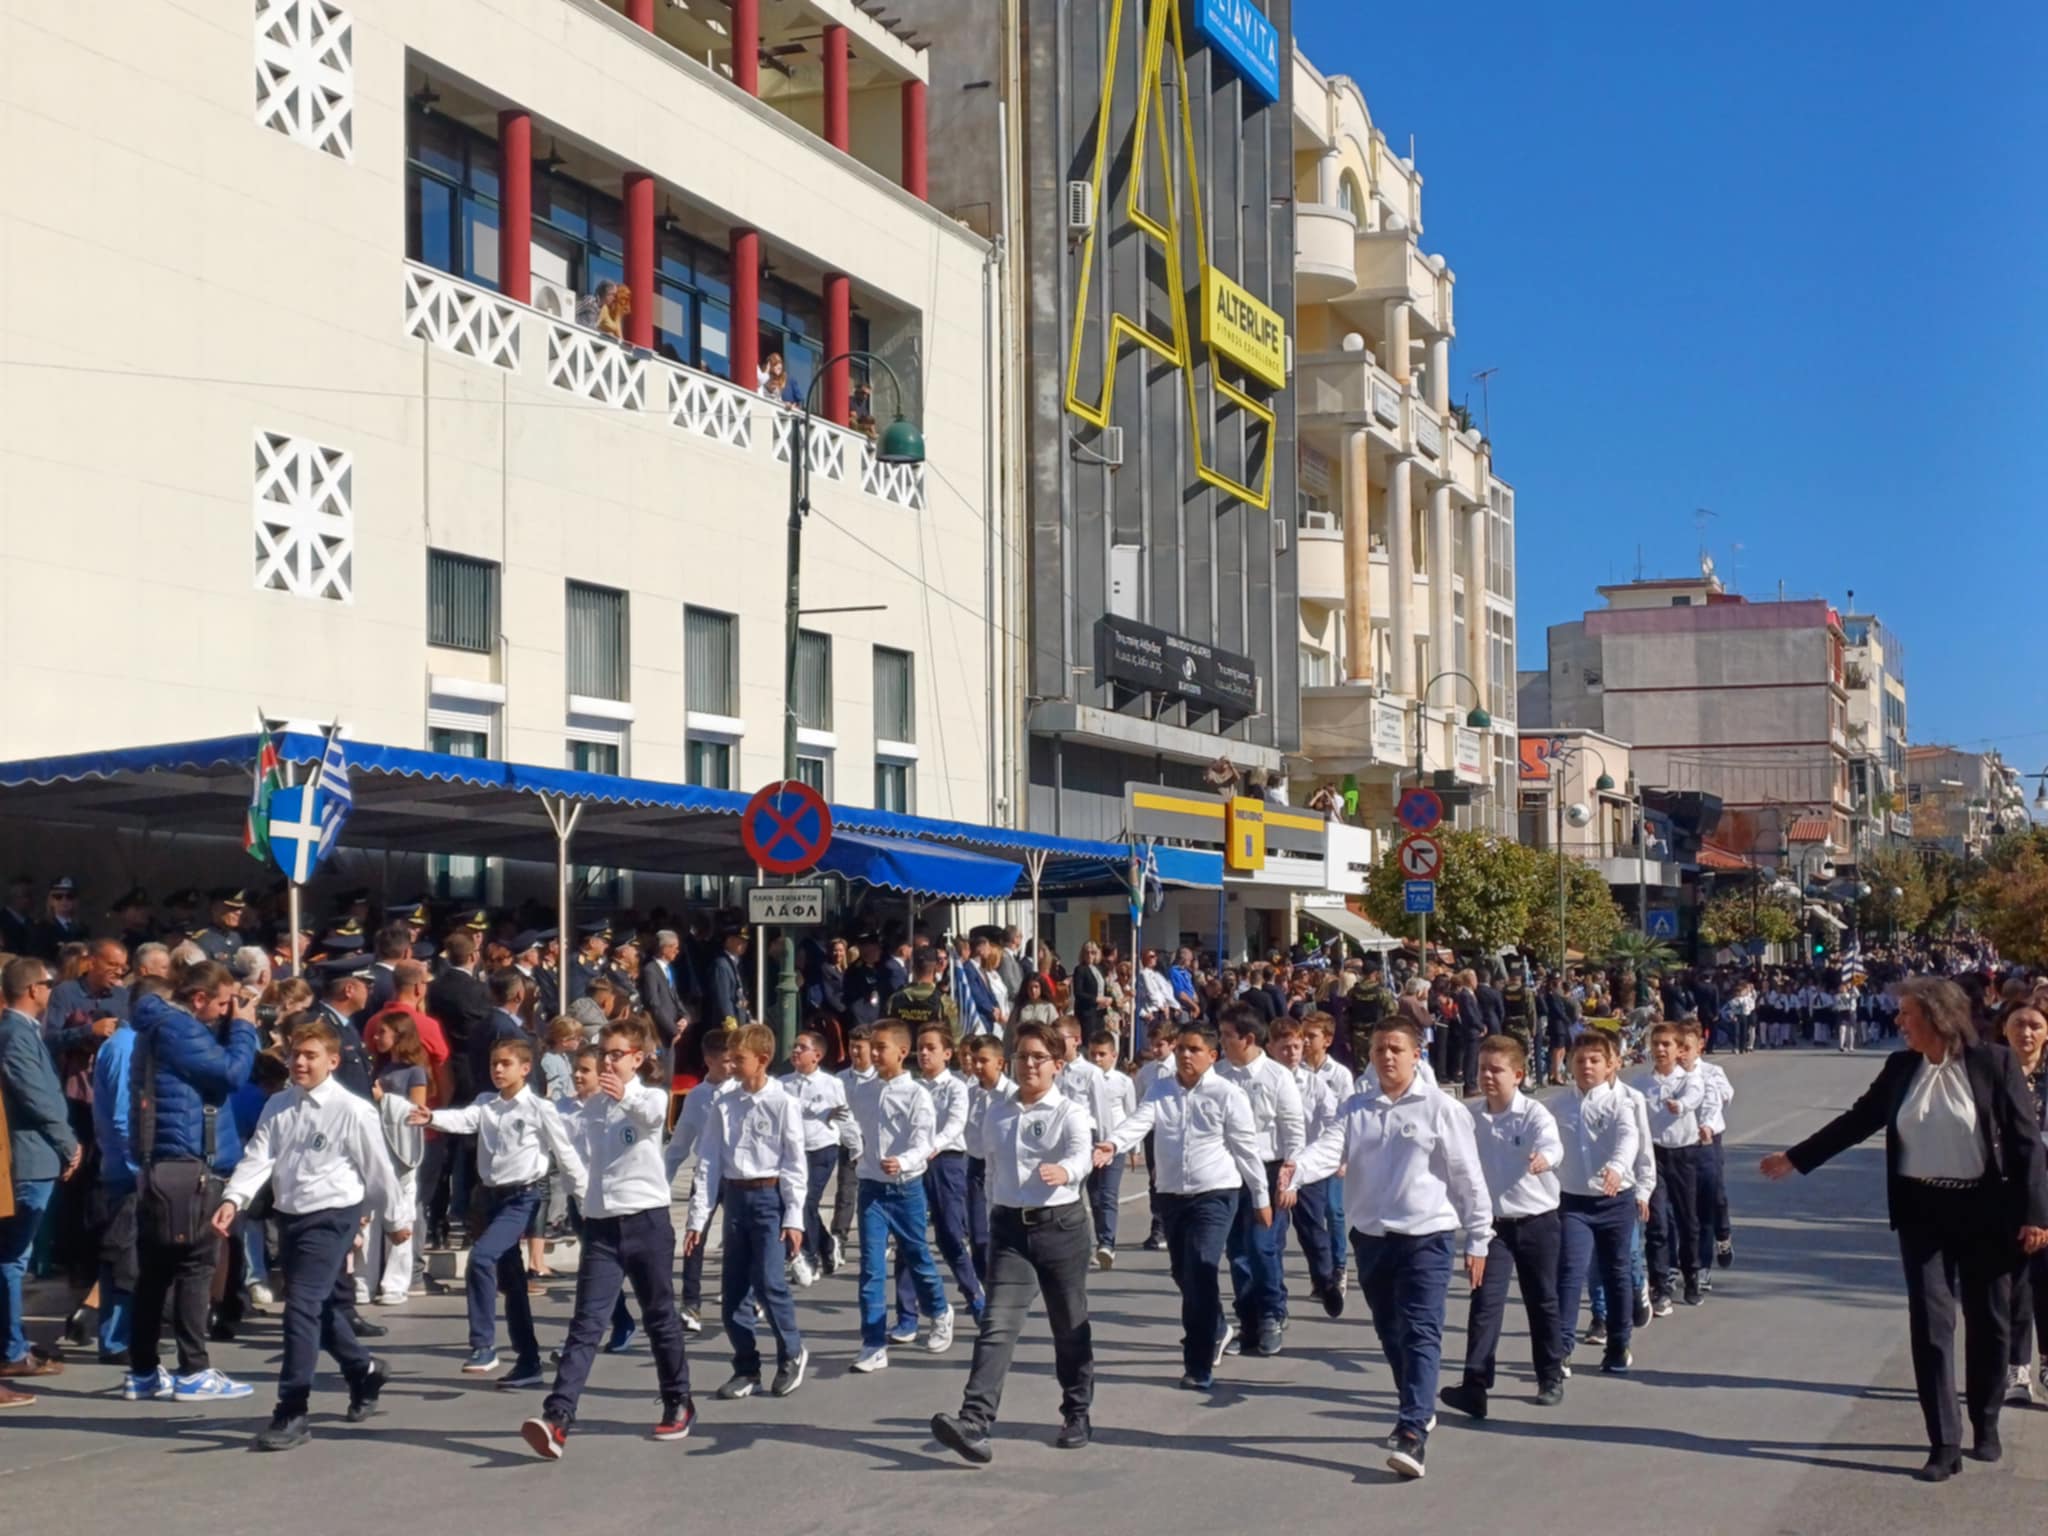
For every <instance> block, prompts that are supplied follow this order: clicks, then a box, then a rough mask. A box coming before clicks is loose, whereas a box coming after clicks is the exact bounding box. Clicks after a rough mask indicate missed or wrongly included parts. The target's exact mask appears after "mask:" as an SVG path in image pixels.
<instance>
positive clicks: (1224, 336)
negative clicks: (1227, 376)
mask: <svg viewBox="0 0 2048 1536" xmlns="http://www.w3.org/2000/svg"><path fill="white" fill-rule="evenodd" d="M1202 340H1203V341H1204V342H1206V343H1207V344H1208V345H1210V346H1212V347H1214V348H1215V349H1216V350H1217V351H1218V352H1221V353H1222V354H1223V355H1224V356H1225V357H1227V358H1229V359H1230V360H1231V361H1232V362H1233V363H1236V364H1237V365H1238V367H1240V368H1242V369H1243V370H1244V371H1245V372H1246V373H1248V374H1250V375H1251V376H1252V377H1253V378H1255V379H1260V380H1263V381H1264V382H1265V383H1268V384H1270V385H1272V386H1273V387H1274V388H1275V389H1285V388H1286V387H1287V322H1286V321H1285V320H1282V319H1281V318H1280V315H1279V312H1278V311H1276V310H1273V309H1269V308H1268V307H1267V306H1266V305H1264V304H1261V303H1260V302H1259V301H1258V300H1257V299H1255V298H1253V297H1252V296H1251V294H1249V293H1247V292H1246V291H1245V290H1244V289H1242V288H1240V287H1239V286H1238V285H1237V284H1236V283H1233V282H1232V281H1231V280H1230V279H1229V278H1227V277H1225V276H1224V275H1223V274H1222V273H1221V272H1218V271H1217V270H1216V269H1215V268H1214V267H1204V268H1203V269H1202Z"/></svg>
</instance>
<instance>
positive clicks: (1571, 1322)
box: [1557, 1189, 1640, 1360]
mask: <svg viewBox="0 0 2048 1536" xmlns="http://www.w3.org/2000/svg"><path fill="white" fill-rule="evenodd" d="M1560 1209H1561V1210H1562V1211H1563V1220H1564V1233H1563V1238H1564V1245H1563V1246H1564V1257H1563V1259H1562V1261H1561V1262H1560V1263H1559V1265H1558V1273H1557V1316H1558V1321H1559V1322H1560V1323H1562V1324H1563V1327H1564V1337H1563V1339H1562V1340H1561V1341H1560V1342H1561V1343H1562V1344H1563V1346H1564V1352H1565V1356H1566V1358H1570V1356H1571V1352H1572V1348H1573V1346H1574V1345H1575V1344H1576V1343H1577V1341H1578V1326H1579V1295H1580V1293H1581V1292H1582V1291H1583V1290H1584V1288H1585V1285H1586V1282H1587V1277H1588V1276H1589V1275H1590V1276H1591V1278H1592V1283H1593V1293H1594V1295H1595V1296H1596V1297H1597V1296H1600V1293H1601V1292H1602V1291H1603V1290H1604V1291H1605V1292H1606V1295H1605V1296H1604V1297H1602V1298H1601V1301H1600V1302H1599V1303H1596V1307H1599V1306H1602V1305H1604V1310H1605V1312H1606V1322H1607V1357H1608V1358H1609V1359H1614V1360H1618V1359H1620V1358H1621V1355H1622V1352H1623V1351H1624V1350H1626V1349H1627V1348H1628V1341H1629V1339H1630V1337H1631V1336H1632V1335H1633V1334H1634V1332H1635V1320H1636V1315H1635V1303H1636V1292H1635V1287H1634V1286H1633V1285H1631V1284H1630V1274H1629V1263H1630V1249H1631V1247H1632V1244H1633V1243H1634V1242H1635V1241H1637V1240H1638V1233H1639V1231H1640V1229H1639V1228H1638V1226H1637V1224H1636V1193H1635V1191H1634V1190H1632V1189H1624V1190H1623V1191H1622V1192H1621V1193H1620V1194H1618V1195H1566V1196H1565V1197H1564V1199H1563V1201H1562V1203H1561V1206H1560ZM1595 1315H1596V1317H1597V1316H1598V1312H1597V1311H1596V1314H1595Z"/></svg>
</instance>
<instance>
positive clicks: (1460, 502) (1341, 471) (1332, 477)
mask: <svg viewBox="0 0 2048 1536" xmlns="http://www.w3.org/2000/svg"><path fill="white" fill-rule="evenodd" d="M1293 69H1294V147H1295V173H1296V176H1295V182H1296V184H1295V198H1296V209H1295V227H1296V264H1295V279H1296V315H1297V320H1296V324H1297V330H1298V336H1299V343H1298V351H1297V355H1296V401H1297V425H1298V429H1299V433H1300V442H1301V447H1300V488H1301V489H1300V505H1299V508H1298V510H1297V516H1296V527H1297V536H1298V539H1299V567H1300V584H1301V602H1300V614H1301V629H1300V645H1301V678H1302V750H1303V753H1304V755H1305V756H1307V757H1308V758H1309V759H1310V761H1311V763H1312V765H1313V768H1312V773H1311V775H1310V777H1311V778H1312V779H1313V780H1315V781H1317V782H1318V783H1320V784H1325V785H1331V786H1336V787H1342V786H1344V785H1345V782H1346V781H1350V783H1351V784H1353V785H1355V786H1356V787H1357V788H1358V789H1359V791H1360V802H1359V803H1360V815H1361V816H1362V817H1364V818H1366V819H1368V820H1369V821H1370V822H1371V823H1372V824H1374V825H1375V826H1378V827H1381V828H1390V827H1391V826H1392V822H1391V812H1392V807H1393V802H1394V798H1395V790H1396V788H1397V786H1398V785H1399V784H1400V783H1402V782H1403V776H1404V775H1405V776H1406V778H1405V782H1407V783H1411V784H1412V783H1413V782H1415V775H1416V770H1417V768H1418V766H1420V768H1421V769H1422V771H1423V772H1424V773H1425V774H1426V775H1430V776H1435V775H1442V776H1444V777H1443V782H1444V783H1445V784H1447V785H1456V786H1458V787H1461V788H1463V789H1466V790H1468V791H1471V792H1472V793H1473V798H1472V800H1471V803H1470V804H1469V805H1468V806H1467V807H1465V808H1464V809H1462V810H1460V811H1459V813H1458V820H1459V823H1460V824H1461V825H1465V826H1487V827H1491V828H1493V829H1494V830H1496V831H1498V832H1500V833H1501V834H1502V835H1504V836H1509V837H1512V836H1514V835H1516V826H1517V812H1516V806H1517V786H1516V771H1517V770H1516V744H1515V553H1514V549H1515V545H1514V540H1515V493H1514V489H1513V487H1511V486H1510V485H1508V484H1507V483H1506V482H1505V481H1503V480H1502V479H1500V478H1499V476H1498V475H1496V474H1495V473H1494V467H1493V450H1492V447H1491V445H1490V444H1489V443H1488V442H1487V440H1486V439H1485V438H1484V437H1483V436H1481V434H1480V432H1479V430H1478V427H1477V425H1476V424H1475V423H1474V422H1473V420H1472V419H1471V417H1470V415H1469V414H1468V413H1467V412H1466V411H1465V409H1464V406H1463V402H1462V401H1461V400H1456V399H1454V397H1453V389H1452V373H1453V365H1452V361H1451V348H1452V342H1453V340H1454V338H1455V334H1456V328H1455V323H1454V316H1453V304H1452V300H1453V294H1454V289H1455V286H1456V279H1455V276H1454V274H1453V273H1452V271H1451V269H1450V268H1449V266H1448V265H1446V263H1445V261H1444V258H1443V257H1442V256H1440V255H1435V254H1432V253H1429V252H1428V251H1426V250H1425V249H1424V247H1423V245H1422V230H1423V224H1422V177H1421V175H1420V174H1419V173H1418V172H1417V171H1416V169H1415V166H1414V164H1413V163H1412V162H1411V161H1409V160H1407V159H1405V158H1402V157H1400V156H1398V155H1397V154H1396V153H1395V151H1394V150H1393V149H1392V147H1391V146H1389V144H1388V142H1387V137H1386V135H1385V134H1384V133H1383V132H1382V131H1381V130H1380V129H1379V128H1378V127H1376V126H1375V125H1374V123H1373V121H1372V117H1371V114H1370V113H1369V111H1368V110H1367V108H1366V103H1365V98H1364V96H1363V95H1362V94H1361V92H1360V90H1359V87H1358V85H1357V83H1356V82H1355V81H1353V80H1351V79H1348V78H1346V77H1344V76H1342V75H1332V76H1324V75H1323V74H1321V73H1320V72H1319V71H1318V70H1317V69H1316V68H1315V66H1314V65H1313V64H1312V63H1310V62H1309V60H1308V59H1307V58H1305V57H1303V56H1302V55H1301V54H1300V53H1299V52H1297V53H1296V54H1295V55H1294V62H1293ZM1474 710H1478V711H1480V712H1481V714H1482V715H1484V716H1488V717H1490V723H1489V724H1488V725H1486V726H1483V727H1481V728H1478V729H1474V728H1472V726H1471V725H1469V724H1468V716H1470V715H1471V714H1472V712H1473V711H1474ZM1311 787H1313V786H1311ZM1307 793H1308V791H1307V790H1304V791H1303V792H1302V793H1301V794H1298V795H1297V796H1296V799H1297V801H1299V800H1301V799H1304V798H1306V795H1307Z"/></svg>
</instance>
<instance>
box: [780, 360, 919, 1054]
mask: <svg viewBox="0 0 2048 1536" xmlns="http://www.w3.org/2000/svg"><path fill="white" fill-rule="evenodd" d="M856 357H858V358H864V359H865V360H866V361H867V362H869V363H870V364H879V365H880V366H881V369H882V372H884V373H886V374H887V375H888V376H889V383H890V385H891V386H892V387H893V388H894V389H895V391H896V416H895V419H894V420H893V421H891V422H890V423H889V425H888V426H887V427H885V428H884V429H883V431H882V435H881V439H880V440H879V441H878V442H877V443H876V444H875V456H876V458H878V459H880V460H881V462H882V463H884V464H922V463H923V462H924V434H923V433H922V432H920V431H918V429H917V427H916V426H915V425H914V424H913V423H912V422H911V421H910V420H909V419H908V418H907V417H905V416H904V414H903V381H902V379H900V378H898V377H897V375H896V370H895V369H894V368H891V367H890V366H889V363H888V360H887V359H886V358H882V357H877V356H876V355H875V354H874V353H872V352H861V351H852V352H841V353H839V354H838V355H837V356H834V357H830V358H827V359H826V360H825V361H824V362H823V363H822V364H820V365H819V367H818V371H817V373H816V374H815V375H814V376H813V377H812V379H811V385H810V388H809V389H807V390H805V391H804V398H803V404H802V406H801V408H800V409H798V410H797V411H796V412H795V413H794V416H793V419H792V420H791V421H790V424H789V572H788V576H789V582H788V589H787V591H786V593H785V595H784V598H783V606H782V777H783V779H784V780H785V781H794V780H795V779H796V777H797V761H796V748H797V708H796V674H797V633H798V629H799V627H800V624H801V621H802V617H803V548H804V514H805V513H807V512H809V511H810V510H811V409H812V401H813V400H814V399H815V397H816V395H817V392H818V386H819V384H821V383H823V382H824V380H825V378H826V376H827V375H828V374H829V373H830V372H831V370H832V369H833V368H834V367H836V366H837V365H838V364H840V363H844V362H850V361H851V360H852V359H854V358H856ZM798 991H799V988H798V985H797V976H796V945H794V944H792V943H790V942H789V939H788V936H787V935H785V936H784V938H783V943H782V963H781V965H780V966H779V967H778V968H777V972H776V981H775V1033H776V1048H777V1051H778V1053H779V1056H780V1059H781V1060H782V1061H784V1062H787V1061H788V1060H789V1053H790V1050H791V1049H792V1048H793V1047H794V1046H795V1044H796V1029H797V1009H798V1000H797V994H798Z"/></svg>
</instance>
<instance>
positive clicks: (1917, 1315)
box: [1763, 977, 2048, 1483]
mask: <svg viewBox="0 0 2048 1536" xmlns="http://www.w3.org/2000/svg"><path fill="white" fill-rule="evenodd" d="M1899 990H1900V1007H1899V1024H1900V1027H1901V1028H1902V1029H1903V1030H1904V1032H1905V1038H1906V1048H1905V1049H1904V1050H1902V1051H1895V1052H1893V1053H1892V1055H1891V1056H1889V1057H1888V1058H1887V1059H1886V1061H1885V1064H1884V1068H1883V1070H1882V1071H1880V1072H1879V1073H1878V1074H1877V1081H1875V1082H1874V1083H1872V1084H1871V1085H1870V1087H1869V1088H1867V1089H1865V1090H1864V1093H1863V1096H1862V1097H1861V1098H1860V1099H1858V1100H1857V1101H1856V1102H1855V1103H1854V1104H1852V1105H1850V1106H1849V1108H1848V1109H1846V1110H1844V1111H1843V1112H1842V1113H1841V1114H1839V1115H1837V1116H1836V1117H1835V1118H1834V1119H1833V1120H1831V1121H1829V1122H1828V1124H1826V1125H1825V1126H1823V1127H1821V1129H1820V1130H1818V1131H1816V1132H1815V1133H1814V1134H1813V1135H1811V1136H1809V1137H1807V1138H1806V1140H1804V1141H1802V1142H1800V1143H1799V1145H1797V1146H1796V1147H1792V1148H1789V1149H1788V1150H1786V1151H1783V1152H1773V1153H1772V1154H1771V1155H1770V1156H1769V1157H1766V1158H1765V1159H1764V1160H1763V1172H1764V1174H1765V1176H1766V1177H1768V1178H1772V1179H1782V1178H1786V1177H1788V1176H1790V1175H1791V1174H1793V1173H1811V1172H1813V1170H1814V1169H1816V1168H1818V1167H1820V1165H1821V1164H1822V1163H1825V1162H1826V1161H1827V1160H1828V1159H1829V1158H1831V1157H1834V1156H1835V1155H1836V1154H1837V1153H1840V1152H1845V1151H1847V1150H1848V1149H1849V1148H1850V1147H1853V1146H1855V1145H1857V1144H1858V1143H1859V1142H1861V1141H1863V1140H1865V1139H1866V1138H1867V1137H1870V1136H1874V1135H1875V1134H1877V1132H1879V1131H1883V1132H1884V1150H1885V1193H1886V1198H1887V1202H1888V1204H1889V1206H1890V1209H1891V1224H1892V1227H1893V1229H1894V1230H1895V1231H1897V1233H1898V1234H1899V1258H1900V1261H1901V1262H1902V1263H1903V1265H1904V1267H1905V1272H1906V1313H1907V1323H1908V1329H1909V1332H1910V1336H1911V1339H1912V1348H1913V1382H1914V1387H1915V1390H1916V1391H1917V1392H1918V1393H1919V1397H1920V1412H1921V1414H1922V1416H1923V1417H1924V1418H1925V1420H1926V1424H1927V1442H1928V1447H1929V1449H1928V1455H1927V1464H1926V1465H1925V1466H1923V1467H1921V1468H1920V1470H1919V1471H1917V1472H1915V1473H1914V1474H1913V1475H1914V1476H1915V1477H1916V1478H1919V1479H1920V1480H1921V1481H1922V1482H1929V1483H1939V1482H1944V1481H1946V1480H1947V1479H1948V1478H1949V1477H1951V1476H1953V1475H1954V1474H1955V1473H1957V1472H1960V1471H1961V1470H1962V1465H1963V1463H1962V1456H1963V1451H1962V1426H1961V1423H1960V1422H1959V1420H1958V1416H1957V1413H1956V1392H1955V1379H1956V1377H1955V1331H1956V1311H1957V1307H1958V1303H1960V1306H1961V1310H1962V1314H1963V1326H1964V1329H1965V1335H1964V1337H1965V1347H1964V1380H1965V1383H1966V1385H1965V1393H1964V1395H1965V1397H1966V1398H1967V1400H1968V1403H1969V1409H1970V1427H1971V1430H1972V1432H1973V1434H1974V1438H1975V1443H1974V1444H1973V1445H1972V1446H1971V1448H1970V1451H1969V1454H1970V1456H1972V1457H1973V1458H1974V1459H1976V1460H1978V1461H1987V1462H1989V1461H1997V1460H1998V1459H1999V1456H2000V1455H2001V1447H2000V1445H1999V1439H1998V1410H1999V1406H2000V1403H2001V1400H2002V1399H2003V1398H2004V1396H2005V1388H2006V1383H2007V1371H2006V1356H2007V1353H2008V1351H2009V1348H2010V1344H2011V1332H2012V1277H2013V1272H2014V1271H2015V1270H2016V1269H2017V1268H2018V1267H2019V1263H2020V1259H2021V1256H2022V1254H2034V1253H2039V1252H2041V1251H2043V1250H2044V1249H2048V1164H2044V1162H2043V1157H2042V1144H2041V1132H2040V1129H2039V1126H2038V1124H2037V1123H2036V1122H2035V1120H2034V1117H2033V1114H2032V1106H2031V1104H2030V1103H2029V1100H2028V1096H2027V1085H2026V1082H2025V1080H2024V1079H2023V1078H2022V1077H2021V1075H2020V1068H2019V1064H2018V1063H2017V1061H2016V1060H2015V1059H2014V1058H2013V1055H2012V1053H2011V1052H2009V1051H2006V1050H2002V1049H2000V1048H1998V1047H1996V1046H1992V1045H1983V1044H1979V1043H1978V1040H1977V1033H1976V1030H1975V1028H1974V1027H1973V1025H1972V1024H1971V1021H1970V1000H1969V998H1968V996H1967V995H1966V994H1965V993H1964V992H1963V990H1962V988H1960V987H1958V986H1957V985H1956V984H1955V983H1954V982H1952V981H1942V980H1937V979H1935V978H1933V977H1917V978H1915V979H1914V980H1912V981H1908V982H1907V983H1905V985H1904V986H1902V987H1901V988H1900V989H1899Z"/></svg>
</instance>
